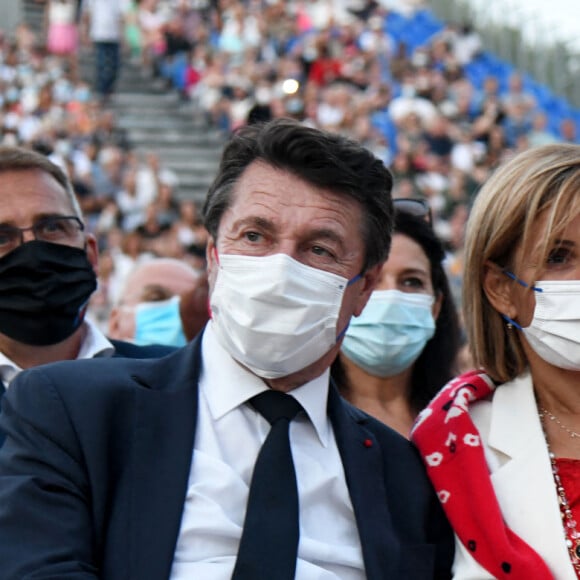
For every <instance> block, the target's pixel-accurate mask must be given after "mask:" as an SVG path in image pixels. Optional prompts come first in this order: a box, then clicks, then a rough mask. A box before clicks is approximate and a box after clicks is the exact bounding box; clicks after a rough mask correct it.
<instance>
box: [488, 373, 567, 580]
mask: <svg viewBox="0 0 580 580" xmlns="http://www.w3.org/2000/svg"><path fill="white" fill-rule="evenodd" d="M489 445H490V447H491V448H492V449H494V450H495V451H497V452H498V453H499V457H504V458H506V457H507V458H508V460H507V461H505V459H504V460H503V462H502V465H501V466H500V467H498V468H497V469H494V470H492V474H491V478H492V482H493V486H494V489H495V492H496V495H497V498H498V501H499V502H500V505H501V509H502V513H503V514H504V517H505V520H506V522H507V524H508V525H509V526H510V527H511V529H512V530H513V531H514V532H515V533H516V534H518V535H519V536H520V537H522V538H523V539H524V540H525V541H527V542H528V543H529V544H530V545H532V546H542V553H543V554H544V558H545V559H546V560H547V562H548V563H549V565H550V567H551V569H552V571H553V572H555V573H556V577H558V578H561V579H562V580H572V579H574V578H576V576H575V574H574V571H573V570H572V567H571V566H570V564H569V557H568V552H567V550H566V547H565V545H564V542H563V541H562V533H563V532H562V521H561V518H560V509H559V506H558V499H557V495H556V491H555V487H554V480H553V476H552V470H551V466H550V459H549V457H548V451H547V448H546V443H545V439H544V434H543V432H542V427H541V423H540V420H539V417H538V413H537V408H536V402H535V399H534V392H533V387H532V384H531V379H530V378H529V376H524V377H520V378H518V379H515V380H514V381H513V382H512V383H509V384H506V385H502V386H501V387H499V388H498V389H497V391H496V393H495V395H494V398H493V403H492V411H491V423H490V432H489ZM531 506H533V509H530V507H531ZM522 514H525V517H522Z"/></svg>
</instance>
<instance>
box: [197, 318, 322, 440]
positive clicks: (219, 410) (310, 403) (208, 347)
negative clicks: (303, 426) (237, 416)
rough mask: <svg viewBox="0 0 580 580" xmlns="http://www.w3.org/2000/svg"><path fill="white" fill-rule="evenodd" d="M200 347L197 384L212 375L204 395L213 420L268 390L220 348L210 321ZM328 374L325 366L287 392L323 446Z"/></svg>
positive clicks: (258, 379) (202, 382) (261, 381)
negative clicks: (199, 378)
mask: <svg viewBox="0 0 580 580" xmlns="http://www.w3.org/2000/svg"><path fill="white" fill-rule="evenodd" d="M201 348H202V357H203V369H202V380H201V381H200V384H201V385H202V386H203V385H204V384H207V383H206V381H207V380H208V379H207V377H211V384H208V388H206V389H204V395H205V397H206V399H207V402H208V406H209V410H210V413H211V415H212V417H213V418H214V419H215V420H218V419H220V418H221V417H223V416H224V415H226V414H227V413H229V412H230V411H232V410H233V409H235V408H237V407H239V406H240V405H243V404H244V403H245V402H246V401H248V399H250V398H252V397H253V396H254V395H257V394H259V393H261V392H263V391H265V390H267V389H268V386H267V385H266V383H264V381H263V380H262V379H261V378H259V377H257V376H256V375H254V374H253V373H251V372H250V371H249V370H247V369H246V368H244V367H243V366H242V365H240V364H239V363H237V362H236V361H235V360H234V359H233V358H232V356H231V355H230V354H229V353H228V352H227V351H226V350H225V348H223V346H222V345H221V344H220V342H219V341H218V339H217V336H216V334H215V332H214V331H213V329H212V324H211V321H210V323H209V324H208V325H207V327H206V329H205V331H204V333H203V338H202V347H201ZM329 375H330V370H329V369H327V370H326V371H325V372H324V373H322V374H321V375H320V376H319V377H316V378H315V379H314V380H312V381H310V382H308V383H306V384H304V385H302V386H300V387H298V388H296V389H293V390H292V391H291V392H290V393H288V394H290V395H291V396H293V397H294V398H295V399H296V400H297V401H298V402H299V403H300V404H301V405H302V407H303V408H304V410H305V411H306V414H307V415H308V418H309V419H310V421H311V422H312V424H313V425H314V428H315V430H316V433H317V435H318V438H319V440H320V443H321V444H322V445H323V446H324V447H326V446H327V445H328V440H329V436H330V428H331V427H330V421H329V420H328V415H327V412H326V405H327V400H328V384H329ZM202 388H203V387H202Z"/></svg>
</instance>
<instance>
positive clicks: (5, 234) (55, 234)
mask: <svg viewBox="0 0 580 580" xmlns="http://www.w3.org/2000/svg"><path fill="white" fill-rule="evenodd" d="M84 229H85V226H84V224H83V222H81V220H80V219H79V218H78V217H76V216H50V217H45V218H41V219H39V220H38V221H37V222H36V223H34V224H33V225H31V226H30V227H29V228H17V227H16V226H8V225H0V256H4V255H6V254H8V253H9V252H11V251H12V250H14V249H15V248H17V247H18V246H20V245H22V244H23V243H24V232H28V231H31V232H32V234H33V235H34V239H35V240H40V241H43V242H52V243H53V244H67V243H69V242H70V243H74V242H76V241H77V240H78V238H79V234H80V233H81V232H82V231H83V230H84Z"/></svg>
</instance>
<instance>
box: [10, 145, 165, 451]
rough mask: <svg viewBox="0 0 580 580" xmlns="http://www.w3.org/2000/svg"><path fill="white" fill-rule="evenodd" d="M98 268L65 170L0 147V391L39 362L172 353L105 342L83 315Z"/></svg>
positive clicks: (93, 242) (93, 245) (20, 151)
mask: <svg viewBox="0 0 580 580" xmlns="http://www.w3.org/2000/svg"><path fill="white" fill-rule="evenodd" d="M96 271H97V243H96V240H95V238H94V237H93V236H92V235H91V234H87V233H86V232H85V231H84V224H83V222H82V215H81V210H80V208H79V205H78V202H77V200H76V197H75V195H74V192H73V190H72V187H71V185H70V182H69V181H68V179H67V177H66V175H65V174H64V173H63V172H62V171H61V169H60V168H59V167H57V166H56V165H54V164H53V163H51V162H50V161H49V160H48V159H47V158H46V157H44V156H43V155H40V154H38V153H36V152H33V151H29V150H27V149H21V148H17V147H0V397H1V396H2V394H3V393H4V390H5V389H6V388H8V387H9V385H10V383H11V381H12V380H13V379H14V377H15V376H16V375H17V374H18V373H19V372H20V371H21V370H22V369H26V368H30V367H34V366H37V365H40V364H45V363H49V362H55V361H59V360H69V359H76V358H92V357H96V356H113V355H114V354H116V355H122V356H139V357H140V358H148V357H150V356H159V355H161V354H166V353H167V352H170V350H171V349H168V348H166V347H151V348H148V349H143V348H138V347H135V346H134V345H131V344H127V343H122V342H117V341H114V342H111V341H109V340H108V339H107V338H106V337H105V336H104V335H103V334H102V333H101V332H100V331H99V330H98V329H97V328H96V326H94V325H93V324H92V323H91V322H90V321H88V320H86V319H85V313H86V309H87V305H88V302H89V298H90V296H91V294H92V293H93V291H94V290H95V289H96V286H97V282H96ZM3 438H4V435H3V434H2V433H0V445H1V444H2V441H3Z"/></svg>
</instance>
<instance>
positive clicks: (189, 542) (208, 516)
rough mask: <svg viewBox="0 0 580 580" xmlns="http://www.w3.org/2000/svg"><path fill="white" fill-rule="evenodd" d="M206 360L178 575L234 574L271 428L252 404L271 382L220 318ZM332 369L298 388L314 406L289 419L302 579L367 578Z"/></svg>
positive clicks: (208, 337)
mask: <svg viewBox="0 0 580 580" xmlns="http://www.w3.org/2000/svg"><path fill="white" fill-rule="evenodd" d="M202 358H203V369H202V374H201V377H200V384H199V414H198V422H197V431H196V438H195V445H194V450H195V451H194V458H193V463H192V468H191V473H190V478H189V487H188V491H187V495H186V499H185V505H184V512H183V518H182V522H181V529H180V532H179V537H178V541H177V547H176V551H175V558H174V562H173V568H172V571H171V580H188V579H190V578H203V579H204V580H226V579H229V578H230V577H231V574H232V571H233V567H234V564H235V560H236V555H237V551H238V545H239V541H240V537H241V533H242V527H243V523H244V516H245V511H246V502H247V498H248V491H249V484H250V480H251V477H252V470H253V467H254V463H255V461H256V457H257V455H258V452H259V450H260V447H261V445H262V443H263V442H264V440H265V438H266V436H267V434H268V431H269V429H270V425H269V424H268V422H267V421H266V419H264V418H263V417H262V416H261V415H260V414H259V413H258V412H257V411H255V410H254V409H253V408H252V407H251V406H249V405H247V404H245V402H246V401H247V400H248V399H250V398H251V397H253V396H254V395H256V394H258V393H260V392H262V391H264V390H265V389H266V388H267V386H266V384H265V383H264V382H263V381H262V380H261V379H259V378H258V377H256V376H255V375H254V374H252V373H250V372H249V371H248V370H246V369H244V368H243V367H242V366H240V365H239V364H238V363H237V362H235V361H234V359H232V358H231V356H230V355H229V354H228V353H227V352H226V351H225V350H224V349H223V348H222V346H221V345H220V344H219V342H218V340H217V337H216V335H215V333H214V332H213V331H212V327H211V323H210V324H209V325H208V326H207V328H206V331H205V333H204V336H203V343H202ZM328 374H329V373H328V371H327V372H325V373H324V374H323V375H321V376H320V377H318V378H317V379H315V380H313V381H311V382H309V383H307V384H305V385H303V386H301V387H299V388H297V389H294V390H293V391H291V395H292V396H294V397H295V398H296V399H297V400H298V401H299V402H300V403H301V405H302V407H303V408H304V409H305V411H306V414H304V413H300V414H299V415H298V417H297V418H296V419H294V421H292V423H291V424H290V443H291V447H292V456H293V458H294V464H295V468H296V477H297V480H298V493H299V498H300V499H299V503H300V542H299V546H298V560H297V566H296V578H297V579H299V580H331V579H337V578H340V579H343V580H362V579H364V578H365V572H364V564H363V559H362V550H361V546H360V539H359V535H358V531H357V528H356V523H355V517H354V511H353V507H352V504H351V501H350V497H349V494H348V489H347V487H346V481H345V475H344V470H343V467H342V462H341V459H340V455H339V451H338V448H337V445H336V440H335V437H334V432H333V430H332V426H331V424H330V421H329V419H328V417H327V414H326V403H327V397H328V379H329V377H328ZM273 580H274V579H273Z"/></svg>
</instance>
